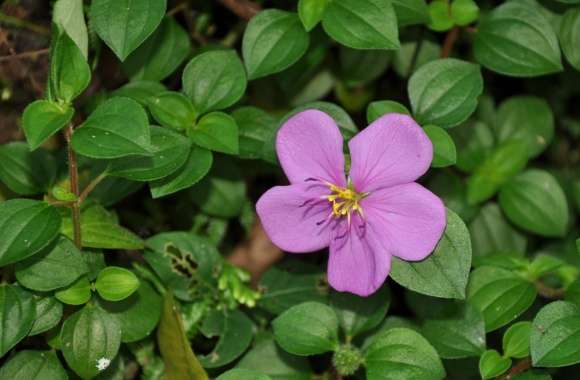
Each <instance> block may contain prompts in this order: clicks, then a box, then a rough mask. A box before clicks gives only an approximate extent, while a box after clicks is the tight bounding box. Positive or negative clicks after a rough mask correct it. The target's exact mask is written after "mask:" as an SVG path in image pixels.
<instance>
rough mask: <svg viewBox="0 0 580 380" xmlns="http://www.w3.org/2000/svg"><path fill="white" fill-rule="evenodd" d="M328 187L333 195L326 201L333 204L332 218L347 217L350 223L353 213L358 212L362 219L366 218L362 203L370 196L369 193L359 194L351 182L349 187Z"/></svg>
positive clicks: (330, 185) (327, 197)
mask: <svg viewBox="0 0 580 380" xmlns="http://www.w3.org/2000/svg"><path fill="white" fill-rule="evenodd" d="M328 187H329V188H330V191H332V193H331V194H330V195H328V196H326V199H327V200H328V201H329V202H330V203H332V216H334V217H337V218H338V217H341V216H346V217H347V218H348V221H349V223H350V219H351V213H353V212H357V213H358V214H359V215H360V216H361V217H364V215H363V210H362V207H361V205H360V203H359V202H360V201H361V200H362V199H363V198H364V197H366V196H367V195H368V193H357V192H356V190H355V189H354V187H353V185H352V183H351V182H350V181H349V183H348V185H347V187H339V186H336V185H332V184H329V185H328Z"/></svg>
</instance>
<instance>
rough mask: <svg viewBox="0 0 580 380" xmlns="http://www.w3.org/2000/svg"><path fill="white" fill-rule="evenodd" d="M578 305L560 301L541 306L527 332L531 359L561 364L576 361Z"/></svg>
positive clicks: (539, 363) (536, 362)
mask: <svg viewBox="0 0 580 380" xmlns="http://www.w3.org/2000/svg"><path fill="white" fill-rule="evenodd" d="M578 339H580V309H578V307H577V306H576V305H574V304H572V303H569V302H564V301H556V302H552V303H550V304H548V305H546V306H544V307H543V308H542V309H541V310H540V311H539V312H538V314H537V315H536V317H535V318H534V322H533V325H532V333H531V336H530V350H531V353H532V363H533V365H534V366H538V367H564V366H569V365H573V364H576V363H579V362H580V346H579V345H578Z"/></svg>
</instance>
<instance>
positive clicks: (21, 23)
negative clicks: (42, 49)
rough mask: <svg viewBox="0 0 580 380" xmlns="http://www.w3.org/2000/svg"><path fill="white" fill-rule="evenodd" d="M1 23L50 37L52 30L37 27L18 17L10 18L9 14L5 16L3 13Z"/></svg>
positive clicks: (40, 26)
mask: <svg viewBox="0 0 580 380" xmlns="http://www.w3.org/2000/svg"><path fill="white" fill-rule="evenodd" d="M0 23H3V24H7V25H10V26H15V27H17V28H25V29H28V30H30V31H33V32H35V33H38V34H42V35H45V36H48V35H50V29H48V28H46V27H44V26H42V25H37V24H35V23H32V22H30V21H26V20H22V19H19V18H18V17H13V16H8V15H7V14H4V13H2V12H0Z"/></svg>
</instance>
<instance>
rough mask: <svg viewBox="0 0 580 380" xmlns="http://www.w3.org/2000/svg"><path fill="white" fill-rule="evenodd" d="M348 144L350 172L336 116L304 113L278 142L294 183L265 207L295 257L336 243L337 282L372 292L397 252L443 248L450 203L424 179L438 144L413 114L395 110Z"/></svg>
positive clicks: (331, 264) (333, 271) (267, 198)
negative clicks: (422, 181)
mask: <svg viewBox="0 0 580 380" xmlns="http://www.w3.org/2000/svg"><path fill="white" fill-rule="evenodd" d="M348 148H349V150H350V157H351V166H350V172H349V176H348V178H346V177H345V161H344V155H343V139H342V136H341V134H340V131H339V130H338V127H337V126H336V124H335V122H334V120H333V119H332V118H331V117H330V116H328V115H327V114H325V113H324V112H321V111H318V110H307V111H304V112H300V113H298V114H296V115H295V116H293V117H292V118H290V119H289V120H288V121H287V122H286V123H285V124H284V125H283V126H282V127H281V128H280V131H279V132H278V136H277V140H276V150H277V152H278V158H279V160H280V164H281V165H282V168H283V169H284V172H285V173H286V175H287V176H288V179H289V180H290V185H289V186H277V187H274V188H272V189H270V190H268V191H267V192H266V193H265V194H264V195H262V197H261V198H260V200H259V201H258V204H257V206H256V208H257V211H258V215H259V216H260V219H261V221H262V224H263V226H264V229H265V231H266V233H267V234H268V236H269V237H270V239H271V240H272V242H273V243H274V244H276V245H277V246H278V247H280V248H281V249H283V250H285V251H288V252H294V253H300V252H312V251H317V250H320V249H322V248H324V247H330V258H329V261H328V280H329V282H330V285H331V286H332V287H333V288H334V289H336V290H338V291H348V292H351V293H354V294H358V295H360V296H367V295H369V294H371V293H373V292H374V291H376V290H377V289H378V288H379V287H380V286H381V285H382V284H383V282H384V281H385V279H386V278H387V275H388V274H389V271H390V267H391V256H396V257H399V258H401V259H403V260H408V261H418V260H423V259H424V258H425V257H427V256H428V255H429V254H430V253H431V252H432V251H433V249H434V248H435V246H436V244H437V242H438V241H439V239H440V238H441V235H442V234H443V230H444V229H445V223H446V221H445V207H444V206H443V203H442V202H441V200H440V199H439V198H438V197H437V196H435V195H434V194H433V193H431V192H430V191H429V190H427V189H425V188H424V187H423V186H421V185H419V184H417V183H415V182H414V181H416V180H417V178H419V177H421V176H422V175H423V174H424V173H425V172H426V171H427V169H428V168H429V165H430V164H431V160H432V159H433V146H432V144H431V141H430V140H429V138H428V137H427V135H426V134H425V132H423V129H422V128H421V127H420V126H419V125H417V123H415V121H414V120H413V119H412V118H411V117H409V116H407V115H402V114H394V113H391V114H388V115H385V116H383V117H381V118H379V119H378V120H376V121H375V122H373V123H372V124H371V125H369V126H368V127H367V128H366V129H364V130H363V131H362V132H360V133H359V134H357V135H356V136H355V137H353V138H352V139H351V140H350V141H349V143H348Z"/></svg>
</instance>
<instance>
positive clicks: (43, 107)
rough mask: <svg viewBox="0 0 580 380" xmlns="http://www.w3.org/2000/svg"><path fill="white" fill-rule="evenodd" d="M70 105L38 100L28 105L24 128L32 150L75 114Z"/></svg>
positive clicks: (24, 117) (24, 115) (23, 120)
mask: <svg viewBox="0 0 580 380" xmlns="http://www.w3.org/2000/svg"><path fill="white" fill-rule="evenodd" d="M74 112H75V110H74V108H72V107H71V106H69V105H66V104H63V105H60V104H58V103H54V102H51V101H49V100H37V101H35V102H32V103H30V104H29V105H28V106H26V109H25V110H24V114H23V115H22V129H23V130H24V135H25V136H26V140H27V141H28V145H29V146H30V149H31V150H34V149H36V148H38V147H39V146H40V145H42V143H44V142H45V141H46V140H47V139H48V138H49V137H51V136H52V135H54V134H55V133H56V132H58V131H59V130H61V129H62V128H64V127H65V126H66V125H67V124H68V123H69V122H70V121H71V120H72V117H73V115H74Z"/></svg>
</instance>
